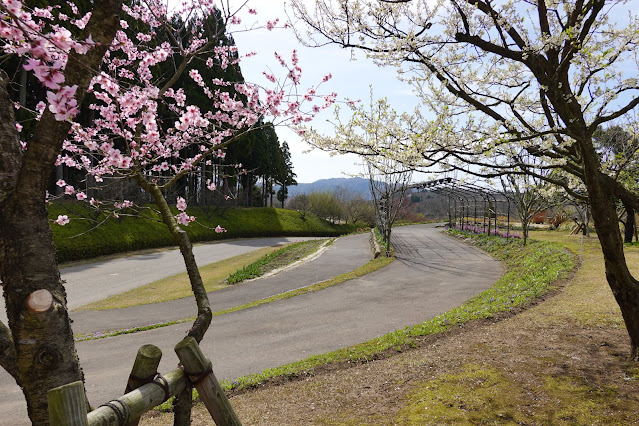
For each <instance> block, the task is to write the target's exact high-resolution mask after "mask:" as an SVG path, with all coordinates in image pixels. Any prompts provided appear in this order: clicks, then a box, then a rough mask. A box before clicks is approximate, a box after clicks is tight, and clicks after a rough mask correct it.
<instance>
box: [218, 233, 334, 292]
mask: <svg viewBox="0 0 639 426" xmlns="http://www.w3.org/2000/svg"><path fill="white" fill-rule="evenodd" d="M325 241H326V240H307V241H300V242H297V243H293V244H288V245H286V246H284V247H280V248H279V249H277V250H273V251H270V252H269V253H267V254H265V255H264V256H262V257H260V258H259V259H257V260H256V261H254V262H253V263H251V264H249V265H246V266H244V267H243V268H240V269H239V270H237V271H235V272H234V273H232V274H231V275H229V276H228V278H227V279H226V282H227V283H228V284H236V283H239V282H242V281H245V280H250V279H253V278H258V277H261V276H262V275H264V274H266V273H268V272H271V271H273V270H275V269H278V268H281V267H284V266H288V265H290V264H291V263H294V262H296V261H298V260H300V259H303V258H304V257H306V256H309V255H310V254H312V253H314V252H316V251H317V250H318V249H319V248H320V246H321V245H323V244H324V243H325Z"/></svg>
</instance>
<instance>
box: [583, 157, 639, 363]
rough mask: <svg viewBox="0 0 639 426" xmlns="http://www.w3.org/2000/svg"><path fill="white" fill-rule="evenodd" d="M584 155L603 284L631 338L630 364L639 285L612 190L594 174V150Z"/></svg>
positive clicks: (638, 338)
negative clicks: (630, 267) (628, 257)
mask: <svg viewBox="0 0 639 426" xmlns="http://www.w3.org/2000/svg"><path fill="white" fill-rule="evenodd" d="M587 154H588V153H586V154H585V155H584V170H585V173H584V175H585V183H586V188H587V191H588V199H589V204H590V206H591V209H592V212H591V213H592V218H593V221H594V223H595V229H596V230H597V237H598V238H599V241H600V243H601V250H602V253H603V255H604V265H605V271H606V280H607V281H608V285H609V286H610V289H611V290H612V294H613V295H614V296H615V299H616V301H617V304H618V305H619V308H620V309H621V314H622V316H623V319H624V323H625V325H626V329H627V331H628V335H629V337H630V345H631V352H630V356H631V358H632V359H633V360H639V282H638V281H637V280H636V279H635V278H634V277H633V276H632V275H631V274H630V271H629V270H628V265H627V263H626V258H625V256H624V251H623V241H622V238H621V232H620V230H619V225H618V221H617V212H616V208H615V198H614V195H613V193H614V188H612V187H608V186H607V185H605V180H604V179H602V178H601V177H600V176H599V174H600V172H599V171H598V170H597V164H596V159H595V154H594V150H593V151H592V155H591V156H588V155H587Z"/></svg>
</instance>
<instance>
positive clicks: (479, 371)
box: [395, 365, 530, 425]
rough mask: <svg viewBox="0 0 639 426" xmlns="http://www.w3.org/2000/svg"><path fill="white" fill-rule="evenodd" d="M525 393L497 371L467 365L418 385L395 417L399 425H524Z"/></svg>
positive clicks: (525, 418) (526, 417) (527, 419)
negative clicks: (460, 369)
mask: <svg viewBox="0 0 639 426" xmlns="http://www.w3.org/2000/svg"><path fill="white" fill-rule="evenodd" d="M526 403H527V399H526V394H525V393H524V392H523V391H522V390H521V387H520V386H519V384H518V383H515V382H513V381H512V380H509V379H508V378H506V377H505V376H504V375H503V374H501V373H500V372H499V371H498V370H496V369H493V368H488V367H482V366H478V365H466V366H464V369H463V371H461V372H460V373H457V374H446V375H441V376H439V377H437V378H436V379H434V380H431V381H428V382H426V383H423V384H421V385H419V386H418V387H417V389H416V390H414V391H413V392H412V393H411V394H410V395H409V396H408V398H407V404H406V406H405V407H404V408H403V409H402V410H401V411H400V412H399V414H398V415H397V417H396V418H395V424H402V425H404V424H405V425H408V424H410V425H417V424H420V425H426V424H432V425H439V424H455V425H478V424H526V423H528V422H529V421H530V418H529V417H528V416H527V415H525V414H524V413H522V411H521V406H523V405H526Z"/></svg>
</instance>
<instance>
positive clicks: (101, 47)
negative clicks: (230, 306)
mask: <svg viewBox="0 0 639 426" xmlns="http://www.w3.org/2000/svg"><path fill="white" fill-rule="evenodd" d="M69 4H70V5H71V6H73V4H72V3H69ZM179 7H180V9H179V10H176V11H174V12H173V14H171V13H169V11H168V10H167V7H166V4H164V3H163V2H160V1H155V0H147V1H144V2H140V3H135V4H132V5H124V6H123V5H122V3H121V2H118V1H101V2H95V4H94V8H93V10H92V12H91V13H90V14H87V15H85V16H76V17H74V18H70V17H67V19H66V21H67V23H69V22H70V23H71V24H73V25H74V26H75V27H77V28H78V29H79V30H80V35H79V36H76V37H73V36H72V33H71V32H70V31H69V30H68V29H66V28H65V27H64V26H63V25H60V22H59V20H60V15H58V16H55V13H54V12H55V7H46V8H42V9H38V8H34V9H32V10H28V9H27V8H25V6H24V4H23V2H22V1H18V0H2V3H0V18H1V19H0V40H2V42H3V49H4V51H5V52H7V53H10V54H15V55H19V56H22V57H24V59H25V66H24V68H25V70H27V71H29V72H32V73H33V75H34V76H35V77H36V78H37V79H38V80H39V81H40V83H41V84H42V85H43V86H44V87H45V88H46V90H47V92H46V103H44V104H40V105H39V107H38V108H37V111H35V114H36V115H37V120H38V122H37V124H36V125H35V129H34V131H33V134H32V135H31V136H29V137H27V138H25V139H26V140H21V137H20V134H19V130H20V125H18V123H16V121H15V117H14V112H13V109H14V105H13V103H12V102H11V100H10V98H9V96H8V93H7V91H6V89H5V86H6V84H7V83H8V76H7V75H6V73H4V72H2V73H0V80H1V81H0V83H1V84H0V229H1V230H2V232H0V277H1V278H2V282H3V285H4V294H5V298H6V302H7V303H6V304H7V313H8V318H9V324H8V327H7V326H6V325H4V324H2V325H0V345H2V347H3V349H4V350H3V352H2V354H0V365H2V366H3V367H4V368H5V369H6V370H7V371H8V372H9V373H10V374H11V375H12V376H13V377H14V378H15V380H16V382H17V383H18V384H19V385H20V386H21V387H22V388H23V389H24V393H25V397H26V399H27V404H28V408H29V416H30V418H31V420H32V422H33V423H34V424H47V423H48V414H47V405H46V392H47V390H48V389H51V388H53V387H56V386H60V385H62V384H66V383H69V382H72V381H76V380H81V379H82V373H81V370H80V366H79V363H78V359H77V354H76V351H75V347H74V344H73V334H72V332H71V326H70V321H69V317H68V312H67V308H66V295H65V290H64V286H63V285H62V282H61V280H60V274H59V270H58V266H57V264H56V262H55V257H54V249H53V245H52V242H51V231H50V228H49V222H48V220H47V215H46V207H45V196H46V189H47V187H48V185H49V183H50V179H51V170H52V168H53V166H54V165H60V164H64V165H66V166H67V167H74V168H78V169H81V170H83V171H85V172H86V173H87V175H88V176H90V177H91V178H92V179H93V180H94V181H96V182H98V183H99V182H101V181H103V180H105V179H131V180H133V181H134V182H136V183H137V184H138V185H139V186H140V187H141V188H142V189H144V190H145V191H146V192H148V193H149V194H150V195H151V196H152V198H153V200H154V201H155V204H156V205H157V208H158V211H159V213H160V215H161V218H162V220H163V222H164V223H165V224H166V225H167V227H168V228H169V230H170V232H171V234H172V235H173V237H174V238H175V241H176V243H177V244H178V245H179V247H180V250H181V252H182V255H183V257H184V260H185V264H186V266H187V271H188V274H189V277H190V279H191V285H192V289H193V292H194V295H195V298H196V303H197V307H198V316H197V319H196V321H195V322H194V324H193V326H192V328H191V330H190V331H189V334H190V335H192V336H193V337H195V338H196V340H198V341H199V340H201V339H202V337H203V336H204V333H205V332H206V330H207V328H208V325H209V324H210V321H211V310H210V307H209V302H208V297H207V295H206V291H205V290H204V285H203V283H202V279H201V277H200V275H199V272H198V269H197V265H196V263H195V259H194V257H193V252H192V246H191V242H190V241H189V238H188V236H187V234H186V233H185V232H184V230H183V229H182V226H187V225H188V224H189V222H191V221H192V220H194V218H193V217H192V216H189V215H188V214H187V213H186V207H187V203H186V200H185V199H183V198H178V199H177V200H176V208H177V212H178V213H177V214H175V213H174V212H173V211H172V210H171V208H170V205H169V202H168V201H167V199H166V198H165V196H164V194H165V191H167V190H168V189H169V188H171V187H172V186H173V185H175V184H176V182H178V181H179V179H181V178H182V177H184V176H186V175H188V174H189V173H194V172H195V171H196V170H197V169H198V167H199V166H201V165H205V164H206V163H207V162H208V161H211V159H212V158H214V157H216V156H220V155H223V153H222V151H221V148H223V147H224V146H225V145H228V144H230V143H232V142H233V141H235V140H237V139H238V138H239V137H240V136H241V135H242V134H244V133H246V132H249V131H252V130H254V129H255V128H257V127H259V126H260V125H262V123H263V122H264V118H265V117H270V118H271V119H272V120H274V121H276V122H277V123H285V124H286V123H291V124H294V125H298V124H300V123H303V122H305V121H309V120H311V119H312V117H313V116H314V115H315V114H316V113H317V112H318V111H319V110H321V109H323V108H325V107H327V106H329V105H330V104H331V103H332V102H333V101H334V99H335V94H331V95H329V96H325V97H319V99H320V100H321V102H320V104H321V105H313V102H314V101H315V100H316V99H318V96H317V95H316V87H313V88H310V89H308V90H306V91H305V92H304V91H303V90H301V89H300V78H301V74H302V69H301V67H300V66H299V64H298V59H297V55H296V54H295V52H293V54H292V55H291V57H290V59H284V56H281V55H277V57H278V60H279V62H280V64H281V65H282V67H283V70H284V74H285V77H284V78H280V79H278V78H277V77H276V76H275V75H274V74H273V73H272V72H269V73H266V77H267V79H268V80H269V81H270V82H271V84H272V87H270V88H263V87H259V86H257V85H254V84H249V83H246V82H239V81H238V82H231V81H223V80H220V79H217V80H215V81H205V79H204V78H202V77H201V75H200V73H199V72H198V70H197V69H196V67H194V66H193V64H194V63H196V62H197V61H203V62H204V63H205V64H206V66H208V67H213V66H219V67H222V68H225V67H229V66H234V65H235V64H236V63H237V62H238V61H239V60H240V59H241V57H240V56H239V54H238V53H237V52H236V50H235V48H234V47H233V46H228V45H224V44H222V43H220V40H221V37H222V36H223V35H224V32H225V31H226V28H227V27H228V26H231V25H241V9H242V8H243V7H244V4H242V7H241V8H240V9H238V10H230V9H229V8H228V3H227V2H220V5H219V7H218V6H217V4H216V2H215V1H210V0H201V1H193V2H191V3H183V4H182V5H181V6H179ZM248 13H250V14H256V13H257V12H256V11H255V10H253V9H248ZM175 17H178V18H179V19H177V20H176V19H175ZM216 17H221V18H222V22H223V25H221V26H219V25H216V23H219V22H220V21H219V19H216ZM180 19H182V21H181V22H188V25H186V24H184V25H182V26H180V27H176V25H175V23H176V22H180ZM276 25H277V22H267V23H266V24H265V27H267V29H269V30H271V29H273V28H274V27H275V26H276ZM140 28H142V29H143V30H142V31H140ZM167 69H170V70H171V72H169V73H167V72H166V70H167ZM182 75H188V76H189V77H190V78H191V79H192V80H193V81H194V82H195V83H196V84H197V85H198V86H199V87H200V89H201V91H202V92H203V93H204V94H205V95H206V96H207V97H208V99H209V100H210V104H209V105H210V108H209V109H207V110H203V109H201V108H200V107H198V106H196V105H194V104H191V103H189V99H187V96H186V95H185V92H184V90H183V89H182V88H180V87H177V86H176V83H177V82H178V80H179V78H180V76H182ZM326 79H327V78H325V79H324V80H326ZM320 84H321V83H320ZM87 93H90V94H91V96H89V97H87V96H86V94H87ZM298 93H305V95H300V96H298V95H297V94H298ZM89 98H90V99H91V100H90V101H89ZM306 104H311V105H309V106H308V107H307V110H305V109H304V108H303V106H304V105H306ZM82 108H88V109H90V110H91V111H93V112H94V114H95V119H94V120H93V121H92V123H90V124H85V125H83V124H81V122H80V121H79V122H74V119H75V117H76V116H77V114H78V113H79V112H80V110H81V109H82ZM160 109H162V110H163V111H168V114H162V115H160V114H158V111H159V110H160ZM167 116H169V117H171V119H170V120H167V119H166V117H167ZM57 185H58V186H60V187H61V188H63V189H64V194H66V195H67V196H71V197H75V198H76V199H77V200H80V201H83V200H86V201H89V202H90V203H91V204H92V205H94V206H100V205H102V206H104V205H105V204H109V205H111V206H113V207H114V208H115V209H121V208H126V207H131V206H132V203H131V202H130V201H128V200H115V201H113V200H112V201H111V202H110V203H107V202H105V201H103V200H96V199H95V198H90V199H89V197H88V196H87V194H86V193H85V192H84V191H79V190H77V189H76V188H73V187H72V186H70V185H67V184H66V182H64V181H61V180H59V181H58V182H57ZM68 221H69V218H68V217H65V216H60V217H58V218H57V220H55V221H54V222H55V223H56V224H57V225H64V224H66V223H68ZM216 230H217V231H218V232H223V231H224V230H223V229H222V228H220V227H218V228H217V229H216ZM43 292H44V293H45V294H50V295H51V296H52V297H51V303H50V304H49V305H48V306H42V305H41V304H35V303H32V302H33V300H32V299H33V295H35V294H39V295H40V294H42V293H43ZM45 305H46V304H45ZM189 396H190V395H189ZM189 405H190V397H189ZM187 411H188V409H187Z"/></svg>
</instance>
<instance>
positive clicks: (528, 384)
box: [143, 231, 639, 425]
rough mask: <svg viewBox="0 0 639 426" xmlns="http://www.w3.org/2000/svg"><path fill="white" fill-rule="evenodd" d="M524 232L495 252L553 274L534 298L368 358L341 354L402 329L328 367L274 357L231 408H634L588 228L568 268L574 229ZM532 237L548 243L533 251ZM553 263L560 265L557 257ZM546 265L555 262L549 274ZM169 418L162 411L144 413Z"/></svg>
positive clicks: (276, 416)
mask: <svg viewBox="0 0 639 426" xmlns="http://www.w3.org/2000/svg"><path fill="white" fill-rule="evenodd" d="M531 237H532V238H533V239H535V240H543V241H544V242H541V243H533V244H531V245H530V246H528V247H526V248H523V247H521V246H513V247H511V248H508V247H504V250H501V249H498V250H497V252H501V253H503V254H505V255H508V256H510V257H511V258H512V259H510V260H509V263H511V262H512V263H514V264H513V265H511V266H509V267H510V268H516V267H520V268H521V269H519V273H518V275H520V276H522V279H525V280H528V281H529V282H531V285H532V286H536V284H534V283H535V282H539V281H540V277H541V276H544V275H545V276H546V278H549V277H551V276H552V275H555V278H554V280H553V281H552V282H551V283H549V284H547V285H546V286H547V287H548V290H550V291H551V293H549V294H547V295H546V296H541V298H537V299H536V301H537V302H539V303H533V304H528V306H529V307H528V309H525V310H521V308H517V307H513V308H512V309H510V308H508V309H507V310H506V313H505V314H504V313H502V314H499V313H495V314H492V315H493V316H494V318H493V319H484V320H478V321H471V322H468V323H465V324H460V323H457V324H455V325H454V326H452V327H448V328H447V331H446V332H445V333H439V334H434V335H430V336H422V337H417V336H415V338H414V339H413V340H412V342H413V345H412V346H413V348H410V346H399V347H397V348H391V349H389V350H386V351H380V352H378V355H377V356H375V355H373V353H372V352H370V351H368V352H367V353H368V354H369V356H368V360H369V361H366V360H362V359H357V360H355V361H352V362H348V361H344V356H343V355H347V354H353V355H354V359H356V358H357V357H361V354H362V353H363V348H364V347H366V346H367V347H369V348H370V347H371V346H372V345H373V344H374V343H375V342H377V343H378V344H380V345H384V346H385V344H384V343H383V342H385V341H386V342H391V341H393V340H394V341H402V340H404V339H405V337H402V338H401V339H397V338H396V337H392V338H390V339H388V337H383V338H381V339H376V340H375V341H371V342H367V343H365V344H363V345H360V346H358V347H356V348H349V349H346V350H344V351H340V352H336V353H333V354H326V355H322V356H321V357H323V358H324V359H327V360H328V359H333V360H337V359H338V358H339V359H341V360H342V361H341V362H339V361H338V362H334V363H333V364H332V365H333V366H332V367H331V366H330V365H329V366H326V365H324V366H322V364H320V363H315V364H314V363H312V362H311V359H309V360H305V361H303V362H301V363H298V364H297V368H294V367H293V365H291V366H288V367H283V368H281V369H280V372H282V373H285V372H286V371H287V370H288V371H290V373H288V374H289V376H280V378H279V379H270V383H271V384H275V383H278V384H279V386H272V385H270V386H269V381H268V380H266V379H264V381H263V382H262V384H261V385H258V384H257V383H259V380H258V379H257V377H254V380H253V381H252V382H251V383H250V384H249V383H248V378H242V379H240V380H238V384H239V383H246V385H244V386H245V387H246V388H250V387H251V386H253V387H255V386H257V389H256V390H249V391H247V392H244V393H241V392H231V394H232V399H231V403H232V404H233V406H234V408H235V410H236V412H237V413H238V416H239V417H240V419H242V421H243V422H245V423H246V424H264V425H276V424H277V425H293V424H358V425H359V424H371V425H373V424H374V425H392V424H405V425H413V424H420V425H422V424H424V425H440V424H463V425H471V424H529V425H548V424H553V425H555V424H556V425H573V424H582V425H590V424H634V423H635V422H636V420H637V418H639V367H638V366H637V364H636V363H632V362H629V361H628V355H629V351H630V345H629V343H628V336H627V333H626V331H625V329H624V326H623V321H622V319H621V314H620V312H619V309H618V307H617V306H616V303H615V300H614V297H613V296H612V294H611V291H610V289H609V288H608V285H607V283H606V280H605V276H604V271H603V260H602V254H601V249H600V247H599V243H598V241H597V239H596V237H591V238H584V244H583V263H582V266H581V267H580V268H579V269H578V270H576V272H574V276H571V270H572V269H571V267H572V266H574V265H575V260H576V259H575V258H576V256H575V255H572V256H569V257H565V251H563V250H561V248H560V247H559V245H560V246H563V247H568V248H570V249H571V251H572V252H573V253H576V254H577V255H578V254H579V253H580V251H581V237H580V236H568V235H567V232H557V231H551V232H550V231H543V232H542V231H535V232H533V233H532V234H531ZM480 238H482V237H480ZM549 243H552V244H550V247H551V248H553V249H552V251H551V250H550V249H549V248H548V247H549V246H548V244H549ZM484 244H491V243H490V242H489V241H488V240H486V241H485V243H484ZM493 244H494V246H499V245H500V244H501V242H498V241H497V240H495V242H494V243H493ZM493 248H495V247H493ZM539 248H541V249H542V251H545V254H543V255H535V253H534V252H535V251H536V250H537V249H539ZM555 250H557V251H556V254H557V255H556V256H555V255H553V254H552V253H555ZM626 257H627V260H628V263H629V266H630V268H631V270H632V271H633V272H634V273H637V272H639V247H628V248H627V249H626ZM557 263H559V264H563V265H564V266H563V267H562V268H559V269H554V265H556V264H557ZM517 265H519V266H517ZM544 267H545V269H544ZM564 268H565V269H564ZM511 270H512V269H511ZM550 270H555V271H558V272H559V271H560V270H561V271H560V272H559V273H558V274H555V273H551V274H548V271H550ZM539 271H541V275H539V274H538V272H539ZM513 279H514V280H515V281H517V280H518V277H517V276H515V277H514V278H513ZM500 281H501V280H500ZM502 284H504V285H502V286H501V288H502V289H503V290H504V291H505V292H506V293H504V295H505V296H506V297H505V298H501V300H502V301H500V302H498V305H500V306H502V307H505V306H507V304H505V303H504V301H506V300H509V299H514V300H517V297H512V296H508V293H509V292H510V290H509V288H508V287H510V285H509V283H507V282H506V283H502ZM554 288H557V290H554V291H553V290H552V289H554ZM535 292H536V291H535ZM535 292H533V293H535ZM478 297H483V296H481V295H480V296H478ZM493 297H494V296H493ZM491 298H492V297H491ZM488 300H490V298H489V299H488ZM533 301H535V300H533ZM476 302H478V300H476ZM475 306H483V304H479V305H477V304H476V305H475ZM465 310H469V311H470V309H468V308H464V307H460V308H458V309H456V310H455V311H456V312H455V313H452V314H449V315H447V319H448V321H449V322H450V321H451V320H455V319H456V318H458V317H459V316H463V313H464V311H465ZM479 310H480V311H481V310H482V309H479ZM512 313H517V315H512ZM444 318H445V317H444V316H440V317H438V318H435V319H433V320H430V321H428V322H426V323H424V324H421V325H419V326H418V328H414V327H413V328H408V329H405V330H402V331H400V332H398V333H399V334H400V335H402V336H406V335H408V336H411V335H414V334H415V332H417V331H418V330H419V329H426V328H429V327H428V326H427V325H428V324H429V323H430V324H431V325H432V327H431V328H432V329H433V330H435V329H437V328H441V329H444V328H445V326H446V324H445V319H444ZM496 319H500V320H499V321H496ZM387 339H388V340H387ZM358 348H359V349H358ZM397 349H402V351H401V352H399V351H398V350H397ZM404 349H406V350H404ZM390 355H392V356H390ZM314 358H315V357H314ZM304 365H305V366H306V368H304ZM349 366H350V368H346V367H349ZM264 376H266V374H264ZM271 376H273V375H271ZM295 377H298V378H302V380H294V379H295ZM229 386H230V387H232V386H238V385H237V384H229ZM240 386H241V385H240ZM203 410H204V409H203V407H201V406H198V407H197V408H196V411H195V413H196V414H194V416H193V422H194V424H198V423H197V422H198V421H205V420H203V419H206V415H207V414H202V413H203ZM167 417H168V416H167ZM169 421H170V420H169V419H168V418H164V417H159V418H158V419H146V420H145V423H143V424H146V425H155V424H168V422H169Z"/></svg>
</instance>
